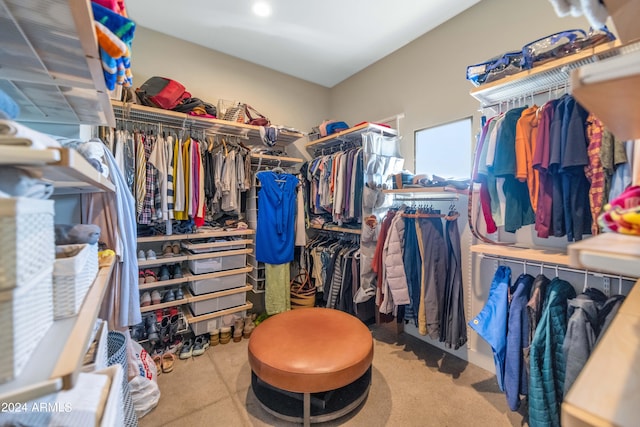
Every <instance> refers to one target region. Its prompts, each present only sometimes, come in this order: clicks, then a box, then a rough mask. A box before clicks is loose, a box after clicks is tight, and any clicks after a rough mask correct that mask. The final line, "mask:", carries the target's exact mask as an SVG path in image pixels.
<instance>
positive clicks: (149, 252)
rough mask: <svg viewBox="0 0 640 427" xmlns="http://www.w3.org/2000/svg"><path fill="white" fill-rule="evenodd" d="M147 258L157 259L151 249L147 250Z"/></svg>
mask: <svg viewBox="0 0 640 427" xmlns="http://www.w3.org/2000/svg"><path fill="white" fill-rule="evenodd" d="M147 259H148V260H149V259H158V258H157V257H156V253H155V252H154V250H153V249H149V250H147Z"/></svg>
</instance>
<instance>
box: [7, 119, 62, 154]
mask: <svg viewBox="0 0 640 427" xmlns="http://www.w3.org/2000/svg"><path fill="white" fill-rule="evenodd" d="M0 136H11V137H19V138H27V139H30V140H31V142H32V145H31V146H32V147H33V148H38V149H44V148H47V147H60V144H59V143H58V142H57V141H56V140H55V139H53V138H51V137H49V136H47V135H45V134H43V133H40V132H38V131H37V130H33V129H31V128H28V127H26V126H24V125H21V124H19V123H16V122H14V121H13V120H0ZM0 143H1V140H0Z"/></svg>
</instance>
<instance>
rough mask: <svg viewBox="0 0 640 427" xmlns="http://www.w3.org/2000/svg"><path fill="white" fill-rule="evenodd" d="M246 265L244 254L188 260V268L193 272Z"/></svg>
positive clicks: (205, 271) (199, 272) (231, 268)
mask: <svg viewBox="0 0 640 427" xmlns="http://www.w3.org/2000/svg"><path fill="white" fill-rule="evenodd" d="M246 266H247V256H246V254H238V255H228V256H218V257H211V258H204V259H195V260H189V269H190V270H191V272H192V273H193V274H205V273H214V272H216V271H225V270H233V269H235V268H242V267H246Z"/></svg>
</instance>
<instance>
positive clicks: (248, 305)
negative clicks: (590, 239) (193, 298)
mask: <svg viewBox="0 0 640 427" xmlns="http://www.w3.org/2000/svg"><path fill="white" fill-rule="evenodd" d="M252 308H253V304H252V303H251V302H249V301H247V303H246V304H243V305H239V306H238V307H231V308H227V309H225V310H219V311H214V312H213V313H209V314H203V315H201V316H194V315H192V314H191V313H187V314H185V318H186V319H187V323H189V324H191V323H197V322H202V321H204V320H211V319H215V318H217V317H222V316H226V315H228V314H233V313H237V312H239V311H245V310H251V309H252Z"/></svg>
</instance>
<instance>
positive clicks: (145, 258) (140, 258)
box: [138, 249, 147, 261]
mask: <svg viewBox="0 0 640 427" xmlns="http://www.w3.org/2000/svg"><path fill="white" fill-rule="evenodd" d="M146 260H147V257H146V256H145V255H144V251H143V250H142V249H140V250H139V251H138V261H146Z"/></svg>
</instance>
